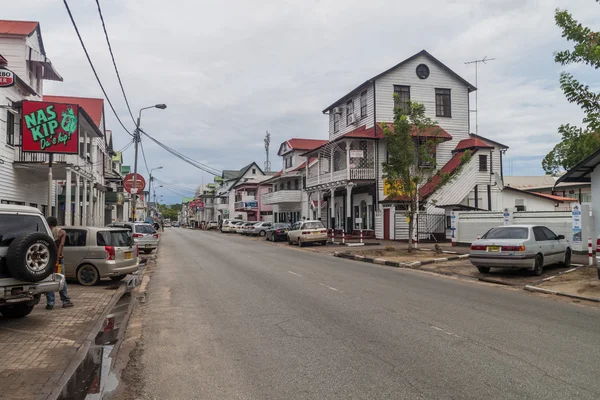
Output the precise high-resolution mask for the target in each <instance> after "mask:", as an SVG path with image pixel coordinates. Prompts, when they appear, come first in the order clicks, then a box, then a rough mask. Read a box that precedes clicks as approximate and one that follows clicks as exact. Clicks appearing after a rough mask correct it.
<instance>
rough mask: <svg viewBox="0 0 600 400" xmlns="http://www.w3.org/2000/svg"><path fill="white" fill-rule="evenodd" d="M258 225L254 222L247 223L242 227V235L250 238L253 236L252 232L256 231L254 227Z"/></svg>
mask: <svg viewBox="0 0 600 400" xmlns="http://www.w3.org/2000/svg"><path fill="white" fill-rule="evenodd" d="M256 224H258V222H256V221H254V222H246V223H245V224H243V226H242V232H241V233H242V235H244V236H250V235H251V234H252V231H254V226H255V225H256Z"/></svg>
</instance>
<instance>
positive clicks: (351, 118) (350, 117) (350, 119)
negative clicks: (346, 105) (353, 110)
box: [348, 114, 358, 124]
mask: <svg viewBox="0 0 600 400" xmlns="http://www.w3.org/2000/svg"><path fill="white" fill-rule="evenodd" d="M356 121H358V118H356V115H354V114H350V115H348V123H349V124H355V123H356Z"/></svg>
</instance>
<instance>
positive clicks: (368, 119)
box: [328, 83, 374, 141]
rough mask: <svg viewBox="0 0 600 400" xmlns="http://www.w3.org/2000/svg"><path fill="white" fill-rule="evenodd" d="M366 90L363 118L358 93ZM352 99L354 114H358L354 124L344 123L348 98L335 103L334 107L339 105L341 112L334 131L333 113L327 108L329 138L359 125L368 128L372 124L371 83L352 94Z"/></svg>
mask: <svg viewBox="0 0 600 400" xmlns="http://www.w3.org/2000/svg"><path fill="white" fill-rule="evenodd" d="M365 90H366V91H367V116H366V117H365V118H361V116H360V115H361V114H360V94H361V93H362V92H364V91H365ZM351 98H352V101H353V102H354V114H355V115H357V116H358V119H357V122H356V123H355V124H350V125H347V124H346V115H347V114H346V103H347V102H348V100H350V98H346V99H344V100H343V101H342V102H341V103H339V104H336V107H341V108H342V110H343V112H342V114H341V115H340V125H339V131H337V132H334V129H333V122H334V114H333V111H332V110H329V115H328V118H329V140H330V141H331V140H334V139H336V138H338V137H340V136H342V135H344V134H346V133H348V132H351V131H353V130H355V129H356V128H359V127H361V126H365V127H367V128H370V127H372V126H373V112H374V108H373V106H374V102H373V84H372V83H369V84H367V86H365V87H364V88H362V89H360V90H359V91H358V92H356V93H354V94H353V95H352V97H351Z"/></svg>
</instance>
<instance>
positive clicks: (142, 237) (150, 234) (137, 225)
mask: <svg viewBox="0 0 600 400" xmlns="http://www.w3.org/2000/svg"><path fill="white" fill-rule="evenodd" d="M108 226H109V227H113V228H125V229H127V230H129V232H131V236H132V237H133V240H134V241H135V243H137V245H138V247H139V249H140V251H143V252H144V253H145V254H150V253H152V250H154V249H156V248H158V243H159V241H160V236H159V234H158V232H157V231H156V229H154V227H153V226H152V225H150V224H148V223H146V222H115V223H112V224H110V225H108Z"/></svg>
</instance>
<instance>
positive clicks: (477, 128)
mask: <svg viewBox="0 0 600 400" xmlns="http://www.w3.org/2000/svg"><path fill="white" fill-rule="evenodd" d="M494 60H495V58H488V57H487V56H485V57H483V58H482V59H481V60H473V61H467V62H465V64H466V65H470V64H475V87H478V82H477V69H478V68H477V67H478V66H479V63H483V64H487V61H494ZM477 92H478V90H476V91H475V110H469V112H474V113H475V134H476V135H478V134H479V118H478V112H477V110H478V108H477ZM470 129H471V127H469V130H470Z"/></svg>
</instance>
